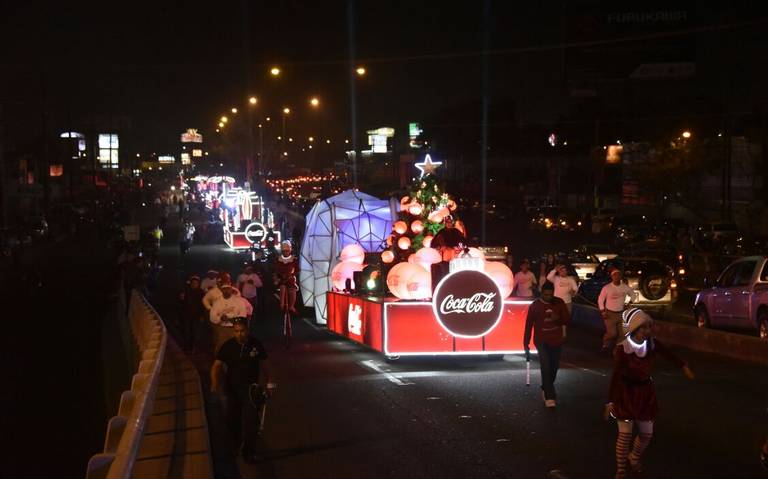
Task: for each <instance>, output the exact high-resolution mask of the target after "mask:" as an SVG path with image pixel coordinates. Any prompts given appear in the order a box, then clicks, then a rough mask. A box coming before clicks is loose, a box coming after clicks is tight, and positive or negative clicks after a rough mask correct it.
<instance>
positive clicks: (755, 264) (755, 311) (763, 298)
mask: <svg viewBox="0 0 768 479" xmlns="http://www.w3.org/2000/svg"><path fill="white" fill-rule="evenodd" d="M694 314H695V315H696V321H697V323H698V326H699V327H700V328H727V329H744V330H749V331H752V332H754V333H757V334H758V335H759V336H760V338H762V339H765V340H768V256H747V257H744V258H740V259H738V260H736V261H734V262H733V263H731V264H730V265H728V267H727V268H725V270H723V272H722V273H720V276H719V277H718V278H717V280H716V281H715V282H714V284H712V285H710V286H709V287H707V288H706V289H704V290H702V291H700V292H699V293H698V294H697V295H696V302H695V303H694Z"/></svg>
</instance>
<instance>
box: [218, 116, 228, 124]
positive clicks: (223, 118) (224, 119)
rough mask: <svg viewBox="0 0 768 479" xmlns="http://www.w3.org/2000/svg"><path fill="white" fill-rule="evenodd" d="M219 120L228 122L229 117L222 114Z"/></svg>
mask: <svg viewBox="0 0 768 479" xmlns="http://www.w3.org/2000/svg"><path fill="white" fill-rule="evenodd" d="M219 121H220V122H222V123H226V122H228V121H229V118H227V117H226V116H222V117H221V119H220V120H219Z"/></svg>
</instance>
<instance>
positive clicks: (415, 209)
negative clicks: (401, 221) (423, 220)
mask: <svg viewBox="0 0 768 479" xmlns="http://www.w3.org/2000/svg"><path fill="white" fill-rule="evenodd" d="M422 211H424V208H423V207H422V206H421V205H420V204H418V203H414V204H412V205H411V206H410V207H408V213H410V214H412V215H413V216H419V215H421V213H422Z"/></svg>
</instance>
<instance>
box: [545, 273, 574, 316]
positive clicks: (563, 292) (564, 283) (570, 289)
mask: <svg viewBox="0 0 768 479" xmlns="http://www.w3.org/2000/svg"><path fill="white" fill-rule="evenodd" d="M547 281H549V282H550V283H552V284H554V285H555V297H556V298H560V299H562V300H563V301H564V302H565V307H566V308H568V312H569V313H571V312H572V309H573V304H572V303H573V297H574V296H576V293H577V292H578V291H579V285H578V284H576V280H575V279H573V276H568V269H567V268H566V267H565V265H562V264H558V265H557V266H555V269H553V270H552V271H550V272H549V274H548V275H547Z"/></svg>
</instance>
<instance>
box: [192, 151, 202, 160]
mask: <svg viewBox="0 0 768 479" xmlns="http://www.w3.org/2000/svg"><path fill="white" fill-rule="evenodd" d="M192 156H193V157H195V158H200V157H202V156H203V150H200V149H194V150H192Z"/></svg>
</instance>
